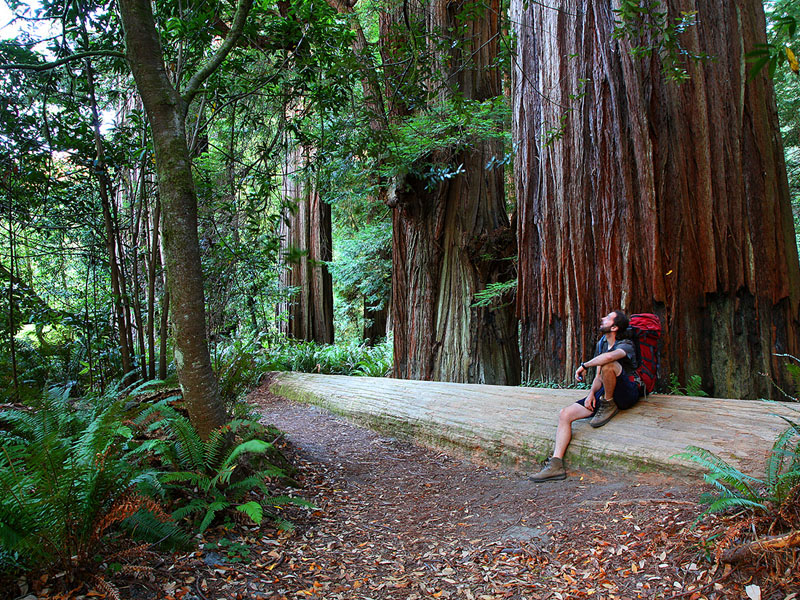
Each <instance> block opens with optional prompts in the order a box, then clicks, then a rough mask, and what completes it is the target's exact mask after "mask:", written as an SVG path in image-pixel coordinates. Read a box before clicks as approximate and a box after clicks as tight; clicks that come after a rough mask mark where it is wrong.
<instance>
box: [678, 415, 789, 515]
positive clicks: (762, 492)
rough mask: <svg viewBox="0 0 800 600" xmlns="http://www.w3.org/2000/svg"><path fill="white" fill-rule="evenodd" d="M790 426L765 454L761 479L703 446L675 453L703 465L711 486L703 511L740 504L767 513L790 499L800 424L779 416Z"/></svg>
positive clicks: (735, 506) (719, 510) (733, 506)
mask: <svg viewBox="0 0 800 600" xmlns="http://www.w3.org/2000/svg"><path fill="white" fill-rule="evenodd" d="M781 418H782V419H783V420H785V421H786V422H787V423H788V424H789V427H788V428H786V429H785V430H784V431H783V432H782V433H781V434H780V435H779V436H778V437H777V438H776V439H775V442H774V443H773V445H772V448H771V449H770V452H769V455H768V457H767V463H766V469H765V474H764V479H759V478H757V477H753V476H751V475H747V474H745V473H743V472H741V471H740V470H739V469H737V468H735V467H733V466H732V465H730V464H728V463H727V462H726V461H725V460H723V459H722V458H720V457H718V456H716V455H715V454H713V453H712V452H709V451H708V450H705V449H703V448H697V447H695V446H689V447H688V448H687V449H686V452H682V453H680V454H676V455H675V456H676V457H678V458H683V459H685V460H689V461H692V462H695V463H697V464H699V465H701V466H702V467H704V468H705V469H707V471H708V472H707V473H706V474H705V475H704V476H703V478H704V479H705V481H706V482H707V483H709V484H710V485H711V486H712V490H711V491H710V492H705V493H703V495H701V497H700V500H701V501H702V502H704V503H705V504H708V508H706V510H705V511H704V513H703V514H706V513H713V512H723V511H725V510H728V509H730V508H743V509H747V510H752V511H756V512H761V513H766V512H768V511H769V510H771V507H776V508H777V510H778V511H780V508H781V506H782V505H783V504H784V503H785V502H787V501H790V499H791V495H792V490H793V489H794V488H795V487H796V486H797V485H798V484H800V424H798V423H797V422H795V421H793V420H791V419H788V418H786V417H784V416H781Z"/></svg>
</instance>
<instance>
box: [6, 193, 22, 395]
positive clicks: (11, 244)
mask: <svg viewBox="0 0 800 600" xmlns="http://www.w3.org/2000/svg"><path fill="white" fill-rule="evenodd" d="M6 199H7V200H8V248H9V269H8V271H9V278H8V347H9V349H10V351H11V381H12V382H13V384H14V391H13V393H12V396H11V399H12V400H14V401H16V400H19V378H18V375H17V337H16V334H17V325H16V322H15V320H14V319H15V317H14V304H15V303H16V300H15V299H14V288H15V287H16V286H15V284H14V282H15V281H16V280H17V277H16V275H17V274H18V273H19V269H18V268H17V256H16V245H15V239H14V238H15V236H14V219H13V216H14V214H13V212H12V204H13V203H12V200H11V194H10V193H9V194H7V196H6Z"/></svg>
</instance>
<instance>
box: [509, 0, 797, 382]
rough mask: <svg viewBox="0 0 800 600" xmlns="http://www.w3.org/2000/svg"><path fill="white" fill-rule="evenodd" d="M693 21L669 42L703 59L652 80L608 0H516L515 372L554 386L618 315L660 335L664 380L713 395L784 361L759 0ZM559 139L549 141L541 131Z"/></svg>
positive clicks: (787, 307) (673, 13) (790, 338)
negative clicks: (634, 315) (675, 78)
mask: <svg viewBox="0 0 800 600" xmlns="http://www.w3.org/2000/svg"><path fill="white" fill-rule="evenodd" d="M662 4H666V6H667V7H668V11H669V20H670V22H674V19H675V17H677V16H678V15H679V11H688V10H697V11H698V15H697V21H698V24H697V25H696V26H694V27H691V28H690V29H689V30H688V31H687V32H686V33H685V34H683V35H682V36H681V40H682V42H683V43H684V44H685V46H686V47H688V48H689V49H690V50H693V51H695V52H705V53H708V54H710V55H713V56H714V57H715V60H713V61H709V62H704V63H694V64H690V65H688V72H689V75H690V77H691V78H690V80H689V81H687V82H685V83H683V84H681V85H678V84H676V83H674V82H669V81H666V80H665V78H664V76H663V75H662V73H661V71H660V64H659V60H658V59H657V58H655V57H651V58H647V59H639V58H635V57H634V56H633V55H632V54H631V47H632V46H633V45H647V44H651V43H653V40H636V41H634V42H631V41H629V40H625V39H622V40H614V39H612V32H613V30H614V21H615V17H616V15H615V14H614V13H613V9H614V8H615V7H616V6H617V5H618V3H617V2H616V1H614V2H612V1H609V0H603V1H601V2H590V1H588V0H569V1H566V0H565V1H560V2H557V3H556V4H555V5H554V6H553V7H551V8H548V7H545V6H544V5H542V4H538V3H525V2H522V0H512V19H511V21H512V22H513V23H515V24H516V32H517V38H518V58H517V61H516V68H515V71H514V107H513V119H514V124H513V137H514V140H515V144H516V145H517V148H518V150H517V156H516V165H515V166H516V168H515V171H516V175H517V192H518V198H519V221H518V239H519V243H520V251H519V289H518V314H519V317H520V320H521V331H522V347H523V354H524V358H523V374H524V376H525V377H527V378H529V379H535V378H544V379H567V378H570V377H571V375H572V373H573V372H574V369H575V367H576V365H577V364H578V363H579V362H580V361H581V360H585V359H586V358H588V357H589V356H590V355H591V353H592V348H593V343H594V341H595V340H596V337H597V323H598V319H599V317H600V316H601V315H602V314H604V313H606V312H608V311H610V310H612V309H614V308H617V307H621V308H622V309H624V310H627V311H632V312H655V313H657V314H658V315H659V316H660V317H661V320H662V324H663V325H664V338H663V341H664V345H663V350H662V354H661V356H662V375H664V374H666V373H668V372H672V373H676V374H677V375H678V376H679V378H680V379H681V380H685V379H686V377H688V376H689V375H693V374H697V375H701V376H702V378H703V383H704V387H706V388H707V390H708V391H709V392H711V393H712V394H714V395H716V396H727V397H757V396H765V395H771V393H772V390H771V389H770V387H771V386H770V384H769V382H768V380H767V379H766V378H764V377H763V376H761V375H760V374H759V373H762V372H763V373H767V374H769V375H771V376H772V377H775V378H778V379H780V376H779V372H780V368H779V364H778V359H777V358H775V357H774V353H775V352H788V353H792V354H796V353H797V351H798V349H800V339H799V338H798V301H800V271H799V270H798V257H797V248H796V246H795V240H794V232H793V228H792V219H791V212H790V205H789V197H788V188H787V183H786V172H785V166H784V162H783V154H782V151H781V145H780V137H779V135H778V123H777V116H776V110H775V100H774V96H773V91H772V84H771V81H770V80H768V79H767V77H766V75H765V74H764V73H761V74H759V75H758V76H756V77H755V79H753V80H752V81H748V77H747V75H748V69H749V65H748V64H747V63H746V59H745V54H746V53H747V52H749V51H750V50H752V49H753V48H754V47H755V45H756V44H759V43H764V42H765V22H764V12H763V8H762V5H761V2H760V0H739V1H737V2H728V1H725V0H713V1H709V2H697V1H694V0H692V1H689V2H678V0H669V1H667V2H665V3H662ZM554 134H555V135H554Z"/></svg>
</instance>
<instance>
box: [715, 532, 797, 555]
mask: <svg viewBox="0 0 800 600" xmlns="http://www.w3.org/2000/svg"><path fill="white" fill-rule="evenodd" d="M795 546H800V530H795V531H790V532H789V533H784V534H782V535H773V536H769V537H764V538H759V539H757V540H753V541H752V542H749V543H747V544H742V545H740V546H736V547H734V548H728V549H727V550H725V551H724V552H723V553H722V562H726V563H736V562H741V561H743V560H744V559H746V558H749V557H751V556H756V555H758V554H761V553H763V552H775V551H777V550H785V549H787V548H794V547H795Z"/></svg>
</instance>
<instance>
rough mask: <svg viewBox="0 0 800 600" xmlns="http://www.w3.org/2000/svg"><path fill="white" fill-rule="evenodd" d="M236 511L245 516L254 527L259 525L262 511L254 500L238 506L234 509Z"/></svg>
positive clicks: (262, 515) (262, 514)
mask: <svg viewBox="0 0 800 600" xmlns="http://www.w3.org/2000/svg"><path fill="white" fill-rule="evenodd" d="M236 510H238V511H240V512H243V513H244V514H246V515H247V516H248V517H250V520H251V521H253V523H255V524H256V525H259V524H260V523H261V519H262V518H263V517H264V509H263V508H262V507H261V505H260V504H259V503H258V502H256V501H254V500H251V501H250V502H245V503H244V504H240V505H239V506H237V507H236Z"/></svg>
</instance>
